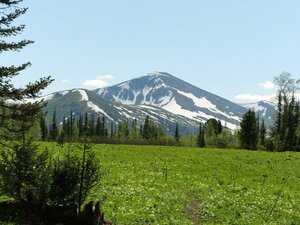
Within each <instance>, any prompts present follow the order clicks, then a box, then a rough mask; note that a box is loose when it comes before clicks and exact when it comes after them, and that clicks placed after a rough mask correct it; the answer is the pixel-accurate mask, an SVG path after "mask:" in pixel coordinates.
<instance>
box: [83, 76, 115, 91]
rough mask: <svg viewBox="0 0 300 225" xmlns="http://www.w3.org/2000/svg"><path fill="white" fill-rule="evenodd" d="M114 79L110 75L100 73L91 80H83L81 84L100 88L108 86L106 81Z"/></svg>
mask: <svg viewBox="0 0 300 225" xmlns="http://www.w3.org/2000/svg"><path fill="white" fill-rule="evenodd" d="M112 79H114V77H113V76H112V75H102V76H97V77H96V78H95V79H92V80H85V81H84V82H83V85H85V86H89V87H96V88H102V87H106V86H108V81H110V80H112Z"/></svg>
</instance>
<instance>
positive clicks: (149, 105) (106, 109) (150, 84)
mask: <svg viewBox="0 0 300 225" xmlns="http://www.w3.org/2000/svg"><path fill="white" fill-rule="evenodd" d="M39 99H44V101H45V102H46V103H47V104H46V106H45V111H47V112H48V116H47V118H48V121H49V120H50V118H51V117H52V113H53V110H54V108H55V109H56V112H57V118H58V120H59V121H62V117H63V115H65V116H67V115H69V113H70V111H71V110H72V111H73V112H74V114H75V115H79V114H80V113H81V114H84V113H89V114H104V115H105V116H106V118H107V123H109V122H114V123H119V122H121V121H123V120H124V119H128V120H134V119H135V118H136V119H137V120H138V121H140V122H143V121H144V118H145V117H146V115H150V116H151V117H152V118H153V119H154V120H155V121H156V122H159V123H160V124H162V125H164V126H165V127H166V128H167V130H168V131H169V132H170V133H171V132H173V130H174V128H175V125H176V123H178V124H179V127H180V130H181V132H182V133H184V134H189V133H194V132H196V131H197V129H198V126H199V123H200V122H201V123H204V122H206V121H207V120H208V119H210V118H215V119H218V120H221V122H222V124H223V125H224V126H225V125H226V126H227V127H228V128H230V129H232V130H234V129H237V128H238V126H239V123H240V120H241V118H242V116H243V114H244V113H245V112H246V111H247V110H248V108H253V109H254V110H255V111H256V112H257V113H258V114H259V115H260V117H261V118H264V119H265V120H266V122H267V123H270V122H271V120H272V116H273V115H274V113H275V107H274V105H273V104H271V103H268V102H258V103H252V104H243V105H239V104H236V103H233V102H231V101H229V100H227V99H224V98H222V97H220V96H217V95H215V94H212V93H209V92H207V91H205V90H202V89H200V88H198V87H195V86H194V85H192V84H189V83H187V82H185V81H183V80H180V79H178V78H176V77H174V76H172V75H170V74H168V73H165V72H154V73H149V74H147V75H145V76H142V77H139V78H136V79H132V80H129V81H125V82H123V83H120V84H117V85H114V86H111V87H106V88H100V89H96V90H92V91H90V90H85V89H72V90H65V91H61V92H56V93H52V94H49V95H46V96H43V97H40V98H39Z"/></svg>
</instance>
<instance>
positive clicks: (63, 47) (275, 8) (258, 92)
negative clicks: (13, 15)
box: [0, 0, 300, 102]
mask: <svg viewBox="0 0 300 225" xmlns="http://www.w3.org/2000/svg"><path fill="white" fill-rule="evenodd" d="M74 2H75V3H74ZM23 4H24V5H25V6H28V7H29V11H28V13H27V14H26V15H25V16H23V17H22V18H20V19H18V21H17V22H18V23H25V24H26V25H27V27H26V31H25V32H24V33H23V34H22V36H19V38H29V39H32V40H34V41H35V44H34V45H32V46H30V47H27V48H26V49H24V50H23V51H22V52H20V53H5V54H2V55H1V56H0V58H1V64H4V65H7V64H19V63H23V62H25V61H31V62H32V64H33V66H32V67H31V68H30V69H28V70H27V71H25V72H24V73H22V74H20V75H19V76H18V77H17V78H16V79H14V82H15V84H16V85H17V86H20V85H22V84H24V83H26V82H28V81H34V80H36V79H38V78H39V77H41V76H46V75H52V76H53V78H55V82H54V83H53V84H52V85H51V86H50V87H49V88H47V89H46V90H45V91H44V94H45V93H49V92H53V91H58V90H62V89H70V88H74V87H84V88H87V89H94V88H96V84H97V85H98V86H102V85H113V84H116V83H120V82H122V81H125V80H129V79H132V78H135V77H138V76H141V75H145V74H146V73H148V72H153V71H164V72H169V73H171V74H173V75H174V76H177V77H179V78H181V79H183V80H185V81H187V82H189V83H192V84H194V85H195V86H198V87H200V88H202V89H205V90H207V91H210V92H212V93H215V94H218V95H220V96H222V97H225V98H228V99H230V100H232V101H235V102H254V101H256V100H260V99H263V98H265V99H268V98H269V97H270V96H272V94H273V93H274V90H273V89H272V84H271V83H270V82H271V81H273V78H274V76H277V75H279V74H280V73H281V72H282V71H287V72H289V73H291V74H293V76H294V78H299V77H300V26H299V24H300V1H299V0H285V1H282V0H263V1H262V0H245V1H240V0H226V1H218V0H209V1H208V0H207V1H202V0H185V1H182V0H109V1H107V0H106V1H102V0H86V1H70V0H64V1H61V0H60V1H58V0H52V1H41V0H31V1H27V0H26V1H24V3H23ZM267 81H269V83H266V82H267Z"/></svg>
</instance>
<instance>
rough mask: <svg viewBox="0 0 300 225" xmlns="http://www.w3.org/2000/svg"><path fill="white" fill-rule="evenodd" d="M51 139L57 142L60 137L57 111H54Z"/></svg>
mask: <svg viewBox="0 0 300 225" xmlns="http://www.w3.org/2000/svg"><path fill="white" fill-rule="evenodd" d="M50 137H51V140H52V141H56V139H57V137H58V127H57V121H56V109H54V110H53V116H52V121H51V124H50Z"/></svg>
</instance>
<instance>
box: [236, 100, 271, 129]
mask: <svg viewBox="0 0 300 225" xmlns="http://www.w3.org/2000/svg"><path fill="white" fill-rule="evenodd" d="M242 106H243V107H246V108H247V109H253V110H254V111H255V112H256V113H257V114H258V115H259V116H260V118H264V120H265V122H266V123H267V124H271V123H272V121H273V119H274V118H275V116H276V104H275V103H273V102H269V101H260V102H255V103H248V104H242Z"/></svg>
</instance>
